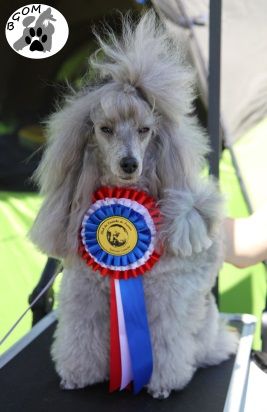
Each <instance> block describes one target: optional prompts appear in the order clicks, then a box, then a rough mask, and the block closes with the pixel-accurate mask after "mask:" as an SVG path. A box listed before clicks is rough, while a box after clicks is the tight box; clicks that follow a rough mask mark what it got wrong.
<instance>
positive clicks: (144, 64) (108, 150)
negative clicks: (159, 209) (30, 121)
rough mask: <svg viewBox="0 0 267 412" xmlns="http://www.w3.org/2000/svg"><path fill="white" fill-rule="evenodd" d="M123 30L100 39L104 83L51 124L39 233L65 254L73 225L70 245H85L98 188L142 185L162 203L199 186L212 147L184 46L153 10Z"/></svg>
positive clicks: (98, 61) (94, 67)
mask: <svg viewBox="0 0 267 412" xmlns="http://www.w3.org/2000/svg"><path fill="white" fill-rule="evenodd" d="M122 27H123V33H122V36H121V38H117V37H116V36H115V34H114V33H113V32H108V33H107V36H106V39H105V40H103V39H102V37H100V36H98V35H97V39H98V42H99V45H100V49H99V50H98V52H97V53H95V54H94V55H93V56H92V57H91V59H90V70H91V71H93V73H94V76H95V79H94V80H93V82H92V84H90V85H86V86H85V87H84V88H83V89H82V90H81V91H80V92H78V93H75V92H74V93H73V94H72V95H71V96H68V97H67V98H66V101H65V105H64V106H63V108H61V109H59V110H58V111H57V112H56V113H55V114H53V115H52V116H51V118H50V120H49V122H48V134H49V136H50V139H49V141H48V147H47V149H46V152H45V156H44V158H43V160H42V162H41V165H40V167H39V169H38V171H37V174H36V176H37V180H38V181H39V183H40V186H41V189H42V193H43V195H44V197H45V202H44V205H43V208H42V209H41V212H40V214H39V216H38V218H37V221H36V224H35V227H36V228H37V230H35V231H37V232H38V233H37V236H33V237H34V238H35V241H36V242H37V243H39V245H40V243H41V241H42V243H43V244H46V245H48V244H49V245H50V247H49V248H48V247H47V246H45V247H42V249H43V250H45V251H46V252H48V250H49V251H50V250H52V251H53V254H56V253H55V252H54V250H55V249H56V246H55V245H57V244H58V242H57V241H56V240H55V239H57V240H58V239H60V234H59V232H60V231H62V232H63V233H64V231H66V228H67V239H76V238H77V236H76V234H77V230H78V228H79V225H80V223H81V219H82V216H83V214H84V212H85V210H86V208H87V207H88V202H89V199H90V198H91V194H92V192H93V190H95V189H96V188H97V187H99V186H101V185H115V186H134V187H136V186H137V187H141V188H142V189H146V190H148V191H149V193H150V194H151V195H152V196H154V197H155V198H156V199H161V198H162V197H163V196H164V191H165V190H166V189H174V188H184V187H185V186H190V182H192V180H193V179H194V177H195V176H196V174H198V173H199V169H200V166H201V164H202V163H203V157H204V154H205V153H206V151H207V143H206V140H205V139H204V138H203V133H202V132H200V130H199V128H198V126H197V124H196V122H195V119H194V117H192V115H191V112H192V100H193V93H192V72H191V70H190V69H189V68H188V66H186V65H185V63H184V59H183V53H182V52H181V48H180V47H179V46H178V45H177V41H176V40H170V38H169V36H168V33H167V32H166V30H165V29H164V27H162V26H161V25H160V24H159V23H158V21H157V18H156V16H155V14H154V13H153V12H149V13H147V14H145V15H144V16H143V17H142V18H141V19H140V21H139V22H137V23H132V22H131V21H130V19H129V18H125V19H124V20H123V25H122ZM41 230H42V233H39V232H40V231H41ZM33 232H34V231H33ZM52 238H53V239H54V243H52V241H51V239H52ZM40 240H41V241H40ZM64 242H65V243H64V244H65V248H67V249H70V246H68V241H66V239H65V238H64ZM53 245H54V246H53ZM75 247H76V245H74V246H73V248H72V249H75ZM61 249H62V248H61ZM48 253H50V254H51V252H48ZM59 253H61V255H62V254H63V252H62V250H60V251H59V252H57V254H59Z"/></svg>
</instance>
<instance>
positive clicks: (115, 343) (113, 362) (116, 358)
mask: <svg viewBox="0 0 267 412" xmlns="http://www.w3.org/2000/svg"><path fill="white" fill-rule="evenodd" d="M120 386H121V352H120V340H119V323H118V313H117V304H116V292H115V282H114V279H112V278H110V382H109V391H110V392H113V391H115V390H117V389H120Z"/></svg>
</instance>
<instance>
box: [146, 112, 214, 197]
mask: <svg viewBox="0 0 267 412" xmlns="http://www.w3.org/2000/svg"><path fill="white" fill-rule="evenodd" d="M208 152H209V147H208V139H207V138H206V136H205V134H204V132H203V130H202V129H201V128H200V127H199V125H198V124H197V121H196V119H195V118H193V117H185V116H184V117H183V118H181V119H180V121H179V122H178V121H176V122H173V121H170V120H169V119H167V118H164V117H163V116H161V117H160V119H159V125H158V128H157V135H156V136H154V138H153V139H152V141H151V144H150V147H149V149H148V150H147V158H146V159H145V162H144V164H145V171H144V179H145V185H146V186H147V188H148V190H149V191H150V193H151V194H152V195H153V196H155V197H157V198H158V199H160V198H162V197H163V196H164V191H165V190H166V189H178V190H180V189H181V190H190V189H192V186H193V185H194V182H195V180H196V178H197V177H198V176H199V173H200V171H201V169H202V168H203V165H204V162H205V156H206V154H207V153H208Z"/></svg>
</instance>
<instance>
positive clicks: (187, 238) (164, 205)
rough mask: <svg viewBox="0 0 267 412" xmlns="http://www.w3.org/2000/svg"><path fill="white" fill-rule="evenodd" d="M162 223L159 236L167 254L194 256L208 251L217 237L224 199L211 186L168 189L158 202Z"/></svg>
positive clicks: (201, 185) (201, 184)
mask: <svg viewBox="0 0 267 412" xmlns="http://www.w3.org/2000/svg"><path fill="white" fill-rule="evenodd" d="M159 205H160V209H161V213H162V216H163V223H162V226H161V230H160V237H161V240H162V242H163V244H164V246H165V250H166V252H167V253H169V254H172V255H174V256H181V257H186V256H191V255H192V254H193V253H200V252H202V251H203V250H207V249H209V248H210V246H211V245H212V243H213V239H214V238H217V237H218V233H219V228H220V223H221V221H222V211H221V209H222V207H221V205H222V199H221V196H220V194H219V193H218V191H217V189H216V187H215V186H214V184H212V183H206V184H203V182H201V183H200V184H199V187H197V188H196V189H194V190H193V189H192V190H173V189H171V190H165V193H164V198H163V199H162V200H160V201H159Z"/></svg>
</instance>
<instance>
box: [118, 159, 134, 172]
mask: <svg viewBox="0 0 267 412" xmlns="http://www.w3.org/2000/svg"><path fill="white" fill-rule="evenodd" d="M120 167H121V168H122V170H123V171H124V172H125V173H129V174H130V173H133V172H135V171H136V169H137V167H138V162H137V160H136V159H135V157H124V158H123V159H121V161H120Z"/></svg>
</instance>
